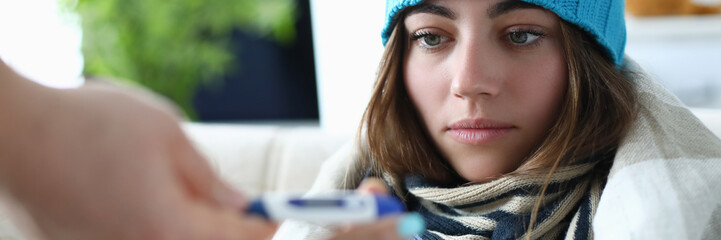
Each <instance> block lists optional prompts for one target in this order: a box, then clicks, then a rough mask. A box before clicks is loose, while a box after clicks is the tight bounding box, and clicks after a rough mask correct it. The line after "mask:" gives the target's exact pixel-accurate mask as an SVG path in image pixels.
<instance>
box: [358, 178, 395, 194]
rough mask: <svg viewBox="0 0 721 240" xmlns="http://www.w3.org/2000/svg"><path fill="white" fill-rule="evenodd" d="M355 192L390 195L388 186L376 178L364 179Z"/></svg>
mask: <svg viewBox="0 0 721 240" xmlns="http://www.w3.org/2000/svg"><path fill="white" fill-rule="evenodd" d="M356 190H357V191H359V192H361V193H370V194H375V195H386V194H390V190H389V189H388V185H386V182H385V181H383V179H380V178H377V177H369V178H366V179H364V180H363V182H361V184H360V185H359V186H358V189H356Z"/></svg>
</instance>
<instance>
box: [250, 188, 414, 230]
mask: <svg viewBox="0 0 721 240" xmlns="http://www.w3.org/2000/svg"><path fill="white" fill-rule="evenodd" d="M403 212H405V207H404V206H403V203H402V202H401V201H400V199H398V198H396V197H393V196H390V195H370V194H369V195H359V194H332V195H318V196H299V195H293V194H283V193H270V194H264V195H263V196H261V197H260V198H258V199H256V200H255V201H253V202H252V203H251V204H250V206H249V207H248V209H247V210H246V213H248V214H251V215H256V216H261V217H263V218H266V219H269V220H273V221H282V220H285V219H295V220H302V221H307V222H311V223H316V224H343V223H367V222H373V221H375V220H377V219H379V218H381V217H383V216H385V215H392V214H400V213H403Z"/></svg>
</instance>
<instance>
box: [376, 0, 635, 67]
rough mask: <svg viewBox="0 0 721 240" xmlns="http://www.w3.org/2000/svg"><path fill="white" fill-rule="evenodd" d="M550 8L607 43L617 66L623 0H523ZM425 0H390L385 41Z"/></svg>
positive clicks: (621, 45) (622, 38)
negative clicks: (410, 9)
mask: <svg viewBox="0 0 721 240" xmlns="http://www.w3.org/2000/svg"><path fill="white" fill-rule="evenodd" d="M522 1H524V2H528V3H532V4H535V5H538V6H540V7H543V8H545V9H548V10H550V11H552V12H554V13H556V15H558V16H559V17H560V18H562V19H564V20H566V21H568V22H570V23H573V24H576V25H577V26H579V27H581V28H582V29H584V30H586V31H587V32H589V33H590V34H591V35H593V36H594V37H595V38H596V41H598V43H599V44H600V45H601V46H603V47H605V48H606V50H607V54H608V55H609V56H610V57H611V59H613V61H614V63H615V64H616V66H621V64H622V63H623V52H624V49H625V47H626V22H625V20H624V0H522ZM421 2H422V0H387V1H386V19H385V27H384V28H383V32H382V34H381V37H382V38H383V45H385V44H386V42H388V38H389V37H390V35H391V31H392V30H393V26H394V25H395V21H397V19H395V17H396V15H397V14H398V13H399V12H400V11H401V10H403V9H404V8H406V7H410V6H415V5H417V4H419V3H421Z"/></svg>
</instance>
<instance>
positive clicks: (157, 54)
mask: <svg viewBox="0 0 721 240" xmlns="http://www.w3.org/2000/svg"><path fill="white" fill-rule="evenodd" d="M60 1H62V4H63V5H64V6H66V7H67V9H71V10H74V11H75V12H77V13H78V14H79V15H80V17H81V19H82V30H83V46H82V52H83V56H84V58H85V69H84V73H85V74H86V75H97V76H111V77H113V78H115V79H125V80H127V81H130V82H134V83H138V84H140V85H143V86H145V87H147V88H150V89H152V90H153V91H155V92H158V93H160V94H162V95H165V96H166V97H168V98H170V99H171V100H173V101H174V102H175V103H176V104H178V105H179V106H180V108H182V109H183V110H184V111H185V113H186V115H187V116H188V117H189V118H191V119H195V118H196V116H195V111H194V110H193V107H192V98H193V95H194V93H195V91H196V89H197V87H198V85H199V84H203V83H207V82H209V81H210V80H211V79H218V78H219V77H220V76H223V75H224V74H226V73H228V72H229V71H232V70H233V69H234V66H236V65H237V64H239V63H238V62H237V61H236V59H234V57H233V55H232V50H233V49H232V48H231V47H232V45H231V40H230V36H231V34H232V32H233V31H234V30H240V31H245V32H249V33H255V34H259V35H262V36H267V37H270V38H272V39H274V40H276V41H279V42H280V43H289V42H292V41H293V40H294V38H295V28H294V24H295V19H296V12H295V9H296V4H295V2H294V0H60Z"/></svg>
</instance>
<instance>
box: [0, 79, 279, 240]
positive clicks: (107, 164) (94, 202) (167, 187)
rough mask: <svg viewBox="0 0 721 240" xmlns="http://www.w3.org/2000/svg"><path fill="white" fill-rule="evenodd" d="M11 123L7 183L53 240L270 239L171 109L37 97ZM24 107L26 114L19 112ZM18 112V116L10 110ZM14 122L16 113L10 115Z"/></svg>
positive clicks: (116, 95) (265, 225)
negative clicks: (217, 173)
mask: <svg viewBox="0 0 721 240" xmlns="http://www.w3.org/2000/svg"><path fill="white" fill-rule="evenodd" d="M17 100H18V101H24V102H26V103H27V104H26V105H24V107H22V108H16V109H15V110H13V109H12V108H11V110H9V111H10V113H13V114H7V115H5V114H3V118H4V119H2V121H1V122H2V124H0V132H2V133H3V134H4V135H6V136H12V137H13V138H12V139H11V138H6V137H3V138H0V160H1V161H0V182H2V185H3V186H4V187H5V188H6V189H7V190H8V192H9V193H10V194H11V196H12V197H13V198H14V199H15V200H17V202H19V203H20V204H21V205H22V206H23V207H24V208H25V209H26V211H27V212H28V214H29V215H30V217H31V218H32V219H33V222H34V223H35V225H36V227H37V231H38V233H37V234H38V235H40V236H41V238H45V239H73V240H83V239H118V240H119V239H219V240H222V239H264V238H267V237H269V235H271V234H272V233H273V232H274V231H275V228H276V226H275V225H274V224H272V223H269V222H266V221H264V220H260V219H257V218H251V217H244V216H241V215H240V214H239V212H241V209H242V208H243V207H244V206H245V201H244V198H243V196H242V195H240V194H239V193H237V192H235V191H234V190H233V189H231V188H230V187H229V186H227V185H226V184H224V183H223V182H222V181H221V180H220V179H219V178H218V177H217V176H216V175H215V174H214V173H213V172H212V170H211V169H210V167H209V165H208V164H207V162H205V160H204V159H203V157H202V156H201V155H200V154H199V153H198V152H197V151H196V150H195V148H194V147H193V146H192V145H191V143H190V142H189V140H188V139H187V138H186V136H185V135H184V134H183V132H182V131H181V129H180V126H179V125H178V123H177V121H176V119H175V118H174V117H173V116H172V115H171V114H170V111H169V110H168V109H167V108H166V107H165V106H164V105H162V104H158V103H157V102H153V101H152V100H150V101H148V100H147V99H139V98H136V97H134V96H132V94H129V93H128V92H124V91H117V90H113V89H107V88H81V89H73V90H55V89H46V88H36V89H35V90H34V91H32V94H28V95H27V96H26V97H24V98H23V99H17ZM18 106H19V105H18ZM11 107H12V106H11ZM6 113H7V112H6Z"/></svg>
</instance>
